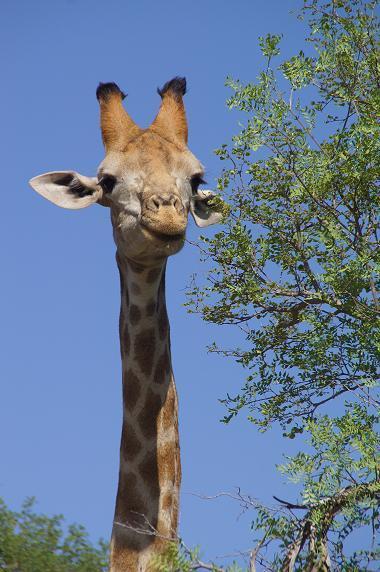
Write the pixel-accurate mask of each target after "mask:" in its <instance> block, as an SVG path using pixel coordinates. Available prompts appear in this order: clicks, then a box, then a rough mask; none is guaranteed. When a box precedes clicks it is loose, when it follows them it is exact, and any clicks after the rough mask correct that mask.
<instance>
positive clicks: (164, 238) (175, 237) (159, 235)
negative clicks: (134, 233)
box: [141, 223, 185, 242]
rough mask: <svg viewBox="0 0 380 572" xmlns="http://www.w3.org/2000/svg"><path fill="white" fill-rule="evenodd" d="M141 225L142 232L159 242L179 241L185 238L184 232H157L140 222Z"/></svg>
mask: <svg viewBox="0 0 380 572" xmlns="http://www.w3.org/2000/svg"><path fill="white" fill-rule="evenodd" d="M141 226H142V228H143V230H144V232H145V233H146V234H148V235H150V236H152V237H154V238H156V239H158V240H160V241H161V242H179V241H181V240H183V239H184V238H185V233H184V232H182V233H178V234H165V233H164V232H159V231H157V230H152V229H151V228H150V227H148V226H146V225H145V224H142V223H141Z"/></svg>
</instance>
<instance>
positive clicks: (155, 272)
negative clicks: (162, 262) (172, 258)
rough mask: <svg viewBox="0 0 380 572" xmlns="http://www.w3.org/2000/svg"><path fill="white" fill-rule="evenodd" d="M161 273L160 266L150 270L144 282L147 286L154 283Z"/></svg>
mask: <svg viewBox="0 0 380 572" xmlns="http://www.w3.org/2000/svg"><path fill="white" fill-rule="evenodd" d="M161 272H162V268H161V267H160V266H159V267H158V268H151V269H150V270H149V272H148V276H147V277H146V281H147V282H148V283H149V284H152V283H153V282H156V280H157V279H158V277H159V276H160V274H161Z"/></svg>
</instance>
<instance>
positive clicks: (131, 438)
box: [120, 422, 141, 462]
mask: <svg viewBox="0 0 380 572" xmlns="http://www.w3.org/2000/svg"><path fill="white" fill-rule="evenodd" d="M140 451H141V443H140V441H139V440H138V438H137V435H136V433H135V430H134V429H133V427H132V426H131V425H130V424H129V423H128V422H124V423H123V429H122V432H121V444H120V452H121V454H122V457H123V459H124V460H125V461H127V462H128V461H132V460H133V459H134V458H135V457H136V456H137V455H138V454H139V452H140Z"/></svg>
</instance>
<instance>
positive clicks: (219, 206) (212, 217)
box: [190, 190, 223, 228]
mask: <svg viewBox="0 0 380 572" xmlns="http://www.w3.org/2000/svg"><path fill="white" fill-rule="evenodd" d="M213 199H214V200H215V204H213ZM222 211H223V202H222V200H221V199H219V198H218V196H217V195H216V194H215V193H214V192H213V191H205V190H199V191H197V193H196V194H195V195H193V196H192V198H191V201H190V212H191V214H192V215H193V218H194V220H195V224H196V225H197V226H199V227H201V228H204V227H205V226H210V225H211V224H217V223H219V222H220V221H221V220H222V218H223V212H222Z"/></svg>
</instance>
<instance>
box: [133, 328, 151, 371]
mask: <svg viewBox="0 0 380 572" xmlns="http://www.w3.org/2000/svg"><path fill="white" fill-rule="evenodd" d="M155 349H156V338H155V333H154V329H153V328H148V329H147V330H144V331H143V332H141V333H140V334H138V335H137V336H136V338H135V343H134V350H135V357H136V361H137V363H138V364H139V366H140V369H141V371H142V372H143V373H144V374H145V375H149V374H150V373H151V371H152V368H153V360H154V352H155Z"/></svg>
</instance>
